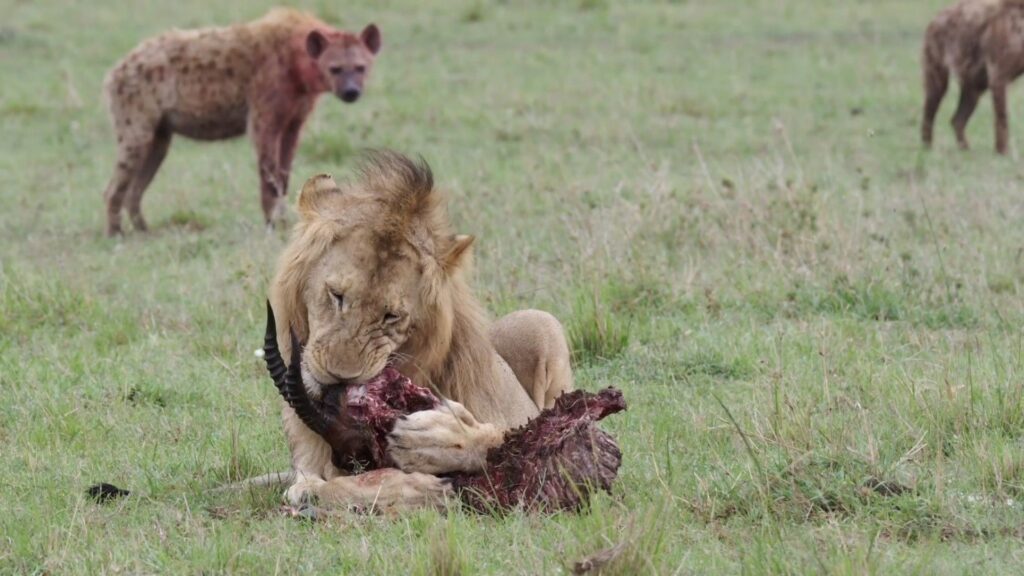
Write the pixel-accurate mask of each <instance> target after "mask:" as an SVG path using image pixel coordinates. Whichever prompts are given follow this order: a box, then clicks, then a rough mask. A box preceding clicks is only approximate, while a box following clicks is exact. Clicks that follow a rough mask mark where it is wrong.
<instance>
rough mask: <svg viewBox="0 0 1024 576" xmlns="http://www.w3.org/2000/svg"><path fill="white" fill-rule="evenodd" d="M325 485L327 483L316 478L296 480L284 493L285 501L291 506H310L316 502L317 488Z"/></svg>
mask: <svg viewBox="0 0 1024 576" xmlns="http://www.w3.org/2000/svg"><path fill="white" fill-rule="evenodd" d="M326 483H327V482H326V481H325V480H324V479H323V478H317V477H305V478H302V479H299V480H296V482H295V483H294V484H292V485H291V486H289V487H288V490H286V491H285V493H284V497H285V500H287V501H288V503H289V504H291V505H292V506H300V505H302V504H312V503H313V502H314V501H315V500H316V490H317V488H319V487H321V486H323V485H324V484H326Z"/></svg>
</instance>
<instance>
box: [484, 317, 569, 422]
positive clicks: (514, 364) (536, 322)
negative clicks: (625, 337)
mask: <svg viewBox="0 0 1024 576" xmlns="http://www.w3.org/2000/svg"><path fill="white" fill-rule="evenodd" d="M490 340H491V344H492V345H493V346H494V348H495V350H496V351H497V352H498V355H499V356H501V357H502V358H503V359H504V360H505V362H506V363H508V365H509V367H510V368H512V372H514V373H515V375H516V379H518V380H519V383H520V384H521V385H522V386H523V388H524V389H525V390H526V393H527V394H529V395H530V398H531V399H533V402H534V404H536V405H537V408H540V409H544V408H550V407H551V406H554V404H555V398H557V397H559V396H561V395H562V394H563V393H565V392H568V391H570V390H572V389H573V381H572V364H571V358H570V355H569V344H568V342H567V341H566V339H565V331H564V330H563V329H562V324H561V323H560V322H559V321H558V320H557V319H556V318H555V317H554V316H552V315H551V314H548V313H547V312H542V311H540V310H520V311H518V312H513V313H511V314H509V315H508V316H504V317H502V318H500V319H499V320H498V321H497V322H495V323H494V324H493V325H492V326H491V330H490Z"/></svg>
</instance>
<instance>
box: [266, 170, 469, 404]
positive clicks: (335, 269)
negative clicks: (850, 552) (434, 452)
mask: <svg viewBox="0 0 1024 576" xmlns="http://www.w3.org/2000/svg"><path fill="white" fill-rule="evenodd" d="M298 212H299V217H300V221H299V222H298V224H297V225H296V228H295V231H294V233H293V237H292V239H291V242H290V244H289V246H288V247H287V249H286V250H285V252H284V254H283V255H282V257H281V260H280V263H279V266H278V272H277V277H276V279H275V281H274V285H273V292H272V300H273V304H274V309H275V311H276V313H277V316H278V319H279V324H278V330H279V334H278V339H279V341H280V342H282V343H284V342H288V341H289V338H288V330H289V327H290V328H291V329H293V330H295V332H296V334H297V335H298V338H299V340H300V341H301V342H303V344H304V352H303V355H302V362H303V373H304V376H305V377H306V383H307V387H310V388H311V390H313V391H314V392H315V391H316V390H317V389H318V388H320V387H322V386H327V385H333V384H345V383H358V382H361V381H364V380H367V379H369V378H371V377H373V376H375V375H376V374H378V373H380V372H381V370H383V369H384V368H385V367H386V366H387V365H388V364H389V363H392V364H393V365H395V366H396V367H398V368H399V370H401V371H402V372H404V373H406V374H407V375H409V376H410V377H412V378H413V379H414V380H420V381H424V380H430V381H432V382H431V383H434V384H436V385H438V386H441V385H442V383H441V382H433V380H436V379H439V377H440V374H439V372H440V371H443V370H445V369H447V370H451V366H450V363H449V362H447V359H448V356H449V354H450V353H451V347H452V340H453V333H455V332H460V331H461V332H466V331H469V333H468V334H466V338H459V340H465V341H467V343H468V344H471V342H470V341H480V342H485V341H486V337H485V336H483V331H482V322H483V316H482V314H481V312H480V308H479V305H478V304H477V303H476V301H475V300H474V299H473V298H472V297H471V296H470V294H469V292H468V289H467V287H466V283H465V280H464V279H463V272H464V270H465V269H466V268H467V267H468V265H469V260H470V252H471V250H470V246H471V245H472V243H473V238H472V237H471V236H464V235H457V234H454V233H453V232H452V229H451V225H450V223H449V221H448V217H447V214H446V211H445V206H444V201H443V198H442V197H441V195H440V193H439V192H438V191H437V190H435V189H434V182H433V175H432V174H431V171H430V167H429V166H427V165H426V163H425V162H422V161H421V162H414V161H412V160H410V159H408V158H406V157H405V156H402V155H400V154H397V153H394V152H372V153H369V154H367V155H366V157H365V158H364V159H363V162H362V163H361V165H360V167H359V170H358V175H357V177H356V178H355V179H353V180H351V181H345V182H342V183H341V184H340V185H339V184H338V183H336V182H335V181H334V179H333V178H331V177H330V176H328V175H319V176H314V177H313V178H310V179H309V181H307V182H306V184H305V185H304V186H303V188H302V192H301V193H300V196H299V199H298ZM484 354H485V352H484V351H480V353H471V354H470V356H479V357H482V355H484ZM286 357H287V355H286ZM446 365H449V366H448V367H447V368H445V366H446ZM446 380H450V379H447V378H446ZM444 384H448V385H449V386H452V385H457V382H446V383H444ZM442 391H443V392H446V393H448V392H452V391H451V390H442Z"/></svg>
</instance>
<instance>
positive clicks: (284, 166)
mask: <svg viewBox="0 0 1024 576" xmlns="http://www.w3.org/2000/svg"><path fill="white" fill-rule="evenodd" d="M311 109H312V104H310V103H300V104H299V105H298V106H297V112H296V114H295V117H294V118H292V119H291V121H289V122H288V124H287V125H286V126H285V128H284V130H282V131H281V142H280V145H279V147H278V155H279V156H278V166H279V167H280V178H281V189H282V195H287V194H288V178H289V177H290V176H291V173H292V161H293V160H294V159H295V150H296V148H298V146H299V134H300V133H301V132H302V125H303V124H305V122H306V118H307V117H308V116H309V112H310V110H311Z"/></svg>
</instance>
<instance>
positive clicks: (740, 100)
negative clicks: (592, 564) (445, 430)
mask: <svg viewBox="0 0 1024 576" xmlns="http://www.w3.org/2000/svg"><path fill="white" fill-rule="evenodd" d="M943 4H944V0H929V1H928V2H918V1H912V0H893V1H888V0H886V1H883V0H865V1H860V2H819V1H816V0H777V1H767V0H751V1H745V2H740V1H739V0H730V1H723V2H711V1H704V2H697V1H676V2H671V1H663V2H655V1H638V2H616V1H611V0H608V1H605V0H601V1H567V2H549V1H544V2H542V1H532V0H530V1H526V0H524V1H519V2H504V1H498V0H464V1H463V0H457V1H453V2H447V3H425V2H416V1H413V0H390V1H388V2H368V1H354V2H346V3H332V2H326V1H317V2H314V1H310V2H306V3H305V6H306V7H308V8H312V9H315V10H317V11H319V12H321V13H322V14H323V15H324V17H325V18H326V19H328V20H329V21H331V22H337V23H340V24H342V25H344V26H347V27H349V28H353V29H357V28H361V27H362V26H363V25H364V24H365V23H366V22H368V21H371V20H372V21H375V22H376V23H377V24H378V25H380V26H381V28H382V30H383V34H384V46H385V48H384V51H383V53H382V55H381V58H380V61H379V65H378V67H377V69H376V70H375V76H374V78H373V79H372V81H371V83H370V84H369V89H368V91H367V93H366V97H365V98H364V99H363V100H362V101H360V102H359V103H358V104H357V105H354V106H345V105H343V104H341V103H340V102H338V101H336V100H333V99H330V98H324V100H323V101H322V102H321V105H320V107H319V109H318V110H317V111H316V114H315V115H314V116H313V118H312V120H311V122H310V124H309V126H308V127H307V130H306V133H305V135H304V140H303V142H302V145H301V147H300V149H299V153H298V158H297V161H296V166H295V170H294V176H293V178H292V188H293V191H294V190H295V189H296V188H297V187H298V186H299V185H300V184H301V182H302V180H303V179H304V178H305V177H306V176H308V175H311V174H314V173H317V172H331V173H335V174H339V175H341V174H344V173H345V172H346V171H347V170H348V169H349V168H350V167H351V164H352V161H353V155H354V154H355V153H356V151H358V149H360V148H362V147H392V148H396V149H398V150H401V151H405V152H408V153H411V154H422V155H423V156H424V157H426V158H427V159H428V160H429V161H430V162H431V164H432V165H433V167H434V169H435V172H436V174H437V178H438V180H439V182H440V183H441V184H442V185H443V186H444V187H446V188H447V189H449V190H450V191H451V196H452V205H451V214H452V217H453V219H454V221H455V222H456V224H457V226H458V228H459V229H460V231H462V232H466V233H471V234H474V235H476V236H477V237H478V238H479V241H478V243H477V245H476V250H477V269H476V270H477V271H476V274H475V276H476V277H475V283H476V286H477V288H478V291H479V294H480V296H481V298H482V299H483V300H484V301H485V302H486V303H487V305H488V306H489V307H490V309H491V310H492V311H493V312H495V313H496V314H497V313H504V312H507V311H509V310H512V309H515V308H521V307H527V306H530V307H539V308H544V309H547V310H550V311H551V312H553V313H555V314H556V315H557V316H559V317H560V318H561V319H562V320H563V321H564V322H565V324H566V326H567V327H569V328H570V329H571V330H573V334H574V336H573V340H574V343H576V344H577V352H578V353H579V356H578V360H579V362H578V364H577V366H576V374H577V385H578V386H580V387H583V388H588V389H597V388H601V387H604V386H607V385H615V386H619V387H621V388H622V389H623V390H624V392H625V395H626V398H627V399H628V401H629V403H630V409H629V411H628V412H626V413H624V414H621V415H618V416H615V417H612V418H610V419H609V420H608V421H607V422H606V423H605V428H606V429H607V430H609V431H610V432H611V433H613V434H614V435H615V436H616V437H617V438H618V439H619V441H620V443H621V446H622V449H623V453H624V462H623V467H622V471H621V476H620V481H619V484H618V486H617V489H616V491H615V494H614V495H611V496H602V497H599V498H597V499H596V501H595V502H594V504H593V508H592V510H591V511H590V512H589V513H587V514H580V515H560V516H555V517H536V516H525V515H519V514H513V515H511V516H509V517H505V518H491V517H481V516H476V515H473V514H469V513H465V512H460V511H453V512H451V513H449V514H448V515H439V514H436V513H433V512H420V513H414V514H408V515H404V516H401V517H394V518H390V517H360V516H351V515H344V514H343V515H338V516H335V517H332V518H330V519H328V520H327V521H325V522H322V523H307V522H302V521H298V520H294V519H290V518H286V517H284V516H283V515H281V514H280V513H279V512H278V510H277V508H278V506H279V504H280V502H281V501H280V494H279V491H277V490H270V489H267V490H254V491H247V492H245V493H240V494H233V493H225V492H223V491H216V490H215V488H217V487H218V486H221V485H223V484H224V483H226V482H228V481H231V480H234V479H238V478H243V477H246V476H249V475H253V474H258V473H262V472H267V471H272V470H279V469H283V468H285V467H286V466H287V463H288V455H287V447H286V444H285V441H284V438H283V436H282V433H281V431H280V423H279V416H278V403H277V399H276V397H275V390H274V389H273V387H272V386H271V385H270V382H269V380H268V379H267V377H266V376H265V374H264V371H263V368H262V366H261V363H260V360H259V359H258V358H256V357H255V356H254V355H253V350H254V349H256V348H257V347H258V346H259V345H260V337H261V334H262V322H263V319H262V312H263V301H264V298H265V295H266V290H267V285H268V281H269V277H270V275H271V274H272V267H273V264H274V260H275V258H276V256H277V254H278V253H279V252H280V250H281V248H282V246H283V241H284V238H285V234H284V233H283V232H282V233H274V234H269V235H268V234H266V233H265V232H264V230H263V225H262V223H261V213H260V209H259V206H258V185H257V179H256V170H255V166H254V158H253V156H254V154H253V151H252V147H251V145H250V144H249V143H248V142H246V141H242V140H240V141H235V142H230V143H221V144H197V143H192V142H187V141H185V140H184V139H178V140H176V142H175V144H174V145H173V146H172V150H171V153H170V156H169V158H168V160H167V162H166V163H165V165H164V167H163V169H162V170H161V172H160V174H158V176H157V178H156V181H155V182H154V184H153V187H152V188H151V190H150V191H149V193H148V195H147V196H146V200H145V211H146V214H147V216H148V219H149V222H150V224H151V226H152V228H153V232H151V233H150V234H147V235H138V234H131V235H129V236H127V237H126V238H124V239H122V240H108V239H105V238H103V237H102V235H101V231H102V228H103V221H102V216H103V208H102V201H101V195H102V191H103V188H104V187H105V184H106V181H107V178H108V177H109V175H110V171H111V168H112V166H113V154H114V146H113V137H112V134H111V130H110V128H109V126H108V121H107V119H106V115H105V111H104V107H103V105H102V102H101V100H100V97H99V92H100V84H101V79H102V76H103V73H104V72H105V70H106V69H107V68H108V67H109V66H111V65H112V64H113V63H114V62H115V61H116V60H117V59H118V58H119V57H120V56H121V55H122V54H124V53H125V52H126V51H127V50H129V49H130V48H131V47H132V46H134V45H135V44H136V43H137V42H138V41H139V40H140V39H142V38H143V37H146V36H149V35H152V34H154V33H157V32H159V31H161V30H165V29H167V28H170V27H172V26H177V27H188V26H196V25H200V24H213V23H226V22H231V21H236V20H242V19H248V18H252V17H255V16H257V15H259V14H261V13H262V12H263V11H264V9H265V8H266V7H267V5H266V4H263V3H260V2H255V1H242V2H231V3H210V2H200V1H198V0H188V1H185V2H177V3H158V2H150V3H134V2H132V3H129V2H120V3H110V2H108V3H102V4H98V3H82V2H77V3H76V2H24V1H17V0H0V13H2V14H4V15H5V17H4V18H3V22H2V23H0V86H3V89H2V90H0V128H2V130H0V133H2V137H0V183H2V184H0V200H2V202H3V207H4V209H3V210H0V395H2V398H3V401H2V402H0V446H3V448H2V449H0V468H2V469H3V471H4V473H3V481H0V507H2V509H3V511H4V513H3V514H2V515H0V573H58V574H76V573H81V574H94V573H117V572H125V573H217V572H236V573H271V572H282V573H294V572H298V571H300V570H307V571H310V572H315V573H353V574H364V573H392V574H403V573H409V572H412V573H424V574H455V573H461V574H506V573H512V574H552V573H567V572H569V571H570V570H571V569H572V567H573V565H574V563H576V562H578V561H581V560H584V559H586V558H588V557H591V556H592V555H595V554H597V553H599V552H601V551H603V550H613V551H614V553H613V554H611V555H613V556H616V559H615V560H614V561H613V562H612V563H611V564H609V565H606V566H605V568H606V570H607V571H608V572H612V573H621V574H647V573H658V574H672V573H685V574H689V573H697V574H700V573H718V572H725V573H748V574H763V573H780V574H781V573H786V574H804V573H826V572H827V573H850V574H863V573H880V574H888V573H923V574H962V573H1008V574H1013V573H1017V572H1018V571H1019V567H1020V565H1021V561H1022V560H1024V554H1022V550H1024V546H1022V538H1024V504H1022V502H1021V500H1022V499H1024V332H1022V329H1021V326H1022V320H1024V298H1022V295H1024V256H1022V253H1024V203H1022V202H1021V198H1024V170H1022V169H1021V167H1020V165H1019V162H1017V160H1018V159H1019V157H1018V155H1017V154H1016V153H1015V154H1014V155H1012V157H1011V158H1010V159H1004V158H998V157H996V156H995V155H994V154H993V153H992V143H993V129H992V112H991V105H990V104H989V103H988V100H986V101H985V102H984V103H983V104H982V106H981V107H980V109H979V111H978V113H977V114H976V116H975V118H974V121H973V122H972V123H971V125H970V126H969V137H970V138H971V139H972V141H973V144H974V149H973V150H972V151H969V152H966V153H961V152H959V151H957V150H956V148H955V144H954V140H953V137H952V134H951V130H950V129H949V128H948V123H947V119H948V118H949V116H950V115H951V113H952V108H953V106H954V104H953V103H952V102H955V100H956V91H955V89H954V90H953V91H952V92H951V95H949V96H947V101H946V103H945V105H944V106H943V109H942V110H941V112H940V118H941V122H940V123H939V124H938V125H937V126H936V138H937V142H936V148H935V150H933V151H931V152H930V153H924V152H922V151H921V150H920V147H919V145H918V141H917V134H918V128H917V126H918V117H919V112H920V106H921V99H922V96H921V89H920V73H919V70H918V54H919V43H920V37H921V34H922V32H923V29H924V27H925V24H926V22H927V20H928V19H929V18H930V17H931V15H932V14H933V13H934V12H936V11H937V10H938V9H939V8H940V7H941V6H942V5H943ZM1015 92H1016V91H1015ZM1015 92H1014V93H1015ZM1017 96H1019V95H1013V96H1011V98H1012V100H1013V101H1014V102H1019V99H1018V97H1017ZM1011 130H1012V133H1013V134H1014V135H1015V141H1016V142H1017V143H1018V144H1020V143H1022V142H1024V117H1017V116H1014V117H1013V118H1011ZM292 200H293V201H294V194H293V195H292ZM609 327H611V329H609ZM98 481H109V482H113V483H115V484H118V485H120V486H123V487H126V488H129V489H131V490H132V491H133V492H134V496H132V497H130V498H128V499H126V500H124V501H121V502H117V503H112V504H108V505H97V504H95V503H93V502H91V501H89V500H87V499H86V498H85V496H84V490H85V488H86V487H87V486H89V485H90V484H92V483H95V482H98ZM880 482H881V483H884V485H885V486H892V487H898V488H899V489H898V490H892V491H891V490H884V489H880V488H878V486H879V483H880ZM895 492H898V493H895Z"/></svg>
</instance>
